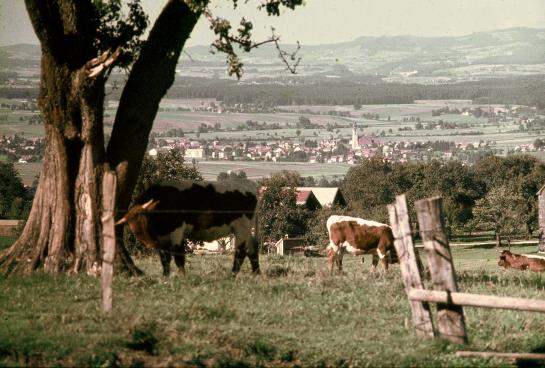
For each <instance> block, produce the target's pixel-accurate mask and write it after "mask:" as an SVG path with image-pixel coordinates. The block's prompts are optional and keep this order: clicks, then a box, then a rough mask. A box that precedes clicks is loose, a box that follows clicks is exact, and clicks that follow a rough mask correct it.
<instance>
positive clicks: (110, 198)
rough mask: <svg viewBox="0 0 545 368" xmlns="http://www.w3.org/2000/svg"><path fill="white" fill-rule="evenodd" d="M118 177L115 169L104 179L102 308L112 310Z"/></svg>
mask: <svg viewBox="0 0 545 368" xmlns="http://www.w3.org/2000/svg"><path fill="white" fill-rule="evenodd" d="M116 183H117V178H116V176H115V172H114V171H107V172H105V173H104V177H103V179H102V237H103V242H102V244H103V254H102V310H103V311H105V312H109V311H111V310H112V279H113V274H114V258H115V226H114V209H115V190H116Z"/></svg>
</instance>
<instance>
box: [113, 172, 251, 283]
mask: <svg viewBox="0 0 545 368" xmlns="http://www.w3.org/2000/svg"><path fill="white" fill-rule="evenodd" d="M256 204H257V197H256V188H255V184H253V183H252V182H250V181H232V182H231V181H225V182H214V183H212V182H204V181H200V182H196V181H184V182H176V183H166V184H160V185H154V186H152V187H150V188H149V189H148V190H146V191H145V192H144V194H143V195H142V196H141V197H140V199H139V200H138V201H137V202H136V204H135V205H133V206H132V207H131V208H130V209H129V211H128V212H127V213H126V214H125V216H123V218H121V219H120V220H119V221H117V222H116V225H119V224H124V223H127V224H128V225H129V228H130V229H131V231H132V232H133V233H134V235H135V236H136V238H137V239H138V240H139V241H141V242H142V243H143V244H144V246H145V247H146V248H149V249H158V250H159V254H160V256H161V264H162V266H163V274H164V275H168V274H169V273H170V261H171V259H172V256H174V261H175V263H176V265H177V266H178V269H179V271H180V272H184V265H185V248H186V243H187V240H190V241H212V240H215V239H219V238H221V237H224V236H226V235H230V234H234V236H235V259H234V263H233V272H235V273H236V272H238V271H239V270H240V266H241V265H242V262H243V261H244V258H245V257H246V256H248V258H249V259H250V263H251V266H252V271H253V272H254V273H259V260H258V245H257V241H256V239H255V236H254V235H255V229H256V228H257V226H256V221H255V208H256Z"/></svg>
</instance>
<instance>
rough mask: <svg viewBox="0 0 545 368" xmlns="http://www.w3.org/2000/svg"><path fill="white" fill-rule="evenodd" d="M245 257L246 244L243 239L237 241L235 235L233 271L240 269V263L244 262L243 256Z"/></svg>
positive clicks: (236, 271)
mask: <svg viewBox="0 0 545 368" xmlns="http://www.w3.org/2000/svg"><path fill="white" fill-rule="evenodd" d="M245 257H246V246H245V242H244V241H239V239H237V238H236V237H235V259H234V261H233V270H232V271H233V273H238V271H240V267H241V266H242V263H243V262H244V258H245Z"/></svg>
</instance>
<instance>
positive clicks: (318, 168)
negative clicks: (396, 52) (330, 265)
mask: <svg viewBox="0 0 545 368" xmlns="http://www.w3.org/2000/svg"><path fill="white" fill-rule="evenodd" d="M197 167H198V168H199V171H200V172H201V174H202V176H203V177H204V179H205V180H216V178H217V177H218V174H219V173H221V172H227V171H229V170H231V171H244V172H245V173H246V176H247V177H248V178H249V179H252V180H257V179H259V178H262V177H267V176H270V175H271V174H273V173H275V172H279V171H282V170H289V171H297V172H299V173H300V174H301V176H303V177H305V176H313V177H314V178H315V179H320V178H321V177H322V176H324V177H326V178H328V179H331V178H332V177H335V176H344V175H346V173H347V172H348V169H349V168H350V165H349V164H344V163H335V164H320V163H315V164H311V163H307V162H270V161H224V160H222V161H198V162H197ZM15 169H16V170H17V171H18V172H19V175H20V176H21V179H22V180H23V183H24V184H25V185H32V182H33V181H34V178H35V177H36V175H38V174H39V173H40V170H41V169H42V163H38V162H32V163H28V164H19V163H16V164H15Z"/></svg>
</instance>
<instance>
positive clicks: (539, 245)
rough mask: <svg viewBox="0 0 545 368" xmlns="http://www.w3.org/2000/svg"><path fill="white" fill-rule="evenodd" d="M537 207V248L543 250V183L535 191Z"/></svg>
mask: <svg viewBox="0 0 545 368" xmlns="http://www.w3.org/2000/svg"><path fill="white" fill-rule="evenodd" d="M537 208H538V218H539V225H538V229H537V230H538V243H537V250H538V251H540V252H545V185H544V186H542V187H541V189H540V190H539V191H538V192H537Z"/></svg>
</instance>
